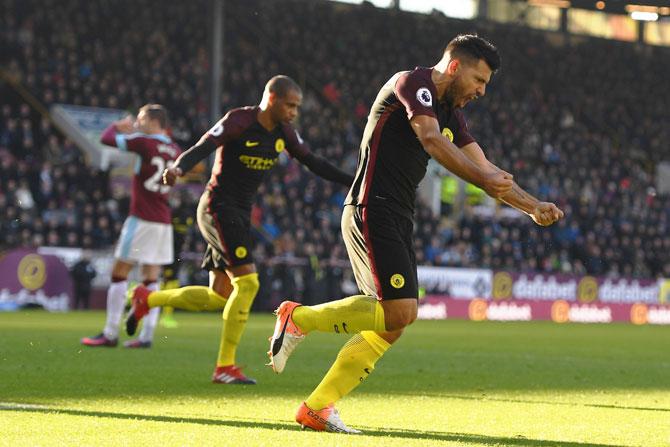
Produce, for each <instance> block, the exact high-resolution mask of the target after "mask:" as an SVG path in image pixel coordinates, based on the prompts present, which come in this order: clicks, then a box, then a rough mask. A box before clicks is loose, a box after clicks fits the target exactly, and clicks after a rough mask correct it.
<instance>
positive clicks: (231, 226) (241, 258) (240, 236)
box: [197, 190, 254, 271]
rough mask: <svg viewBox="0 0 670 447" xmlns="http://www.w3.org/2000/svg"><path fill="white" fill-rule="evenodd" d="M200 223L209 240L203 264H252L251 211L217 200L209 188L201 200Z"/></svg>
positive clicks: (221, 266)
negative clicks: (213, 197)
mask: <svg viewBox="0 0 670 447" xmlns="http://www.w3.org/2000/svg"><path fill="white" fill-rule="evenodd" d="M197 217H198V227H199V228H200V233H202V236H203V237H204V238H205V241H206V242H207V250H206V251H205V256H204V257H203V260H202V268H204V269H207V270H212V269H216V270H221V271H223V270H226V269H228V268H230V267H236V266H238V265H244V264H250V263H253V262H254V260H253V258H252V256H251V249H252V247H251V231H250V229H251V223H250V212H249V211H248V210H244V209H241V208H238V207H234V206H227V205H221V204H213V203H212V200H211V192H210V191H209V190H205V192H204V193H203V194H202V196H201V197H200V203H198V214H197Z"/></svg>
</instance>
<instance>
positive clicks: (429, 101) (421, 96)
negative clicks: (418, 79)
mask: <svg viewBox="0 0 670 447" xmlns="http://www.w3.org/2000/svg"><path fill="white" fill-rule="evenodd" d="M416 99H418V100H419V102H420V103H421V104H423V105H424V106H426V107H431V106H432V105H433V95H431V94H430V90H428V89H427V88H426V87H421V88H420V89H419V90H417V91H416Z"/></svg>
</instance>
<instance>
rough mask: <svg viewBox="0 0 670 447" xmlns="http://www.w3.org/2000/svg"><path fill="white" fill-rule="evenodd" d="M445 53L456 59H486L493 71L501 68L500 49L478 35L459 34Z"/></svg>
mask: <svg viewBox="0 0 670 447" xmlns="http://www.w3.org/2000/svg"><path fill="white" fill-rule="evenodd" d="M444 52H445V53H449V54H450V55H451V57H453V58H456V59H462V58H465V59H467V58H470V59H474V60H479V59H484V62H486V64H487V65H488V66H489V68H490V69H491V71H496V70H498V68H500V62H501V61H500V54H498V49H497V48H496V47H495V45H493V44H492V43H491V42H489V41H488V40H486V39H484V38H482V37H479V36H478V35H476V34H459V35H458V36H456V37H454V38H453V39H451V42H449V44H448V45H447V48H446V49H445V50H444Z"/></svg>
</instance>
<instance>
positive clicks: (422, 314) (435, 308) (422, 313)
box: [417, 303, 447, 320]
mask: <svg viewBox="0 0 670 447" xmlns="http://www.w3.org/2000/svg"><path fill="white" fill-rule="evenodd" d="M417 318H419V320H446V319H447V303H436V304H422V305H420V306H419V314H418V317H417Z"/></svg>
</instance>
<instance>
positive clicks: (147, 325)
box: [137, 281, 161, 342]
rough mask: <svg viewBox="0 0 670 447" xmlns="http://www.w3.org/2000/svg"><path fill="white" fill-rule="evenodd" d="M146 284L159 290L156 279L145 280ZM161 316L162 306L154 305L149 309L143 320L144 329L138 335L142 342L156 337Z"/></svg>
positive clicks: (149, 287)
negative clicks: (155, 333) (155, 332)
mask: <svg viewBox="0 0 670 447" xmlns="http://www.w3.org/2000/svg"><path fill="white" fill-rule="evenodd" d="M144 285H145V286H146V287H147V289H149V290H153V291H156V290H158V283H157V282H155V281H145V282H144ZM160 316H161V308H160V307H154V308H153V309H151V310H149V313H148V314H147V316H146V317H144V319H143V320H142V330H141V331H140V335H139V336H138V337H137V338H138V339H139V340H140V341H141V342H148V341H152V340H153V339H154V331H155V330H156V325H158V318H160Z"/></svg>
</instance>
